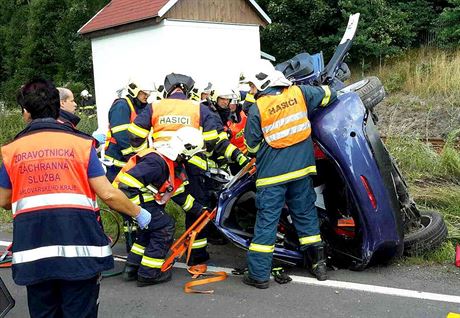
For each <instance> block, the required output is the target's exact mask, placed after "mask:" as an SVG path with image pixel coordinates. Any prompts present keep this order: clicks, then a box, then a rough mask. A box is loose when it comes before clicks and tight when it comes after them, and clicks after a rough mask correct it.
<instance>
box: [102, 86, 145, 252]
mask: <svg viewBox="0 0 460 318" xmlns="http://www.w3.org/2000/svg"><path fill="white" fill-rule="evenodd" d="M152 87H153V84H152ZM125 91H126V93H127V94H126V96H125V97H123V98H119V99H116V100H115V101H114V102H113V104H112V106H111V107H110V110H109V131H108V132H107V136H106V143H105V154H104V163H105V166H106V170H107V173H106V176H107V179H109V181H110V182H113V180H114V179H115V177H116V176H117V174H118V173H119V172H120V170H121V168H122V167H123V166H124V165H125V164H126V162H127V161H128V159H129V158H130V157H131V156H132V155H133V154H134V153H135V150H136V151H139V150H140V149H142V148H146V145H147V144H146V143H143V144H142V145H140V147H139V148H138V149H133V148H132V147H131V145H130V143H129V137H128V126H129V124H130V123H132V122H133V121H134V119H135V118H136V116H137V114H139V113H140V112H141V111H142V110H143V109H144V108H145V106H147V98H148V97H149V95H150V93H151V88H150V87H149V85H148V84H147V83H144V82H141V81H139V79H136V80H130V81H129V83H128V85H127V86H126V88H125ZM123 219H124V224H123V231H124V235H125V243H126V251H127V252H128V251H129V250H130V248H131V245H132V243H133V240H134V238H135V237H136V226H135V225H134V224H133V222H132V220H131V219H129V218H126V217H124V216H123Z"/></svg>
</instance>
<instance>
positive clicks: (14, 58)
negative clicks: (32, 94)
mask: <svg viewBox="0 0 460 318" xmlns="http://www.w3.org/2000/svg"><path fill="white" fill-rule="evenodd" d="M108 2H109V0H84V1H81V0H63V1H54V0H30V1H0V12H2V16H1V17H0V101H4V102H6V103H7V105H14V102H15V96H16V92H17V90H18V88H19V87H20V85H22V84H24V82H25V81H27V80H29V79H31V78H32V77H37V76H41V77H46V78H48V79H52V80H54V81H55V83H56V84H57V85H59V86H69V85H70V84H71V83H74V82H80V83H84V88H86V89H89V90H92V88H93V86H94V84H93V76H92V56H91V45H90V40H89V39H84V38H82V37H81V36H79V35H78V34H77V31H78V29H79V28H80V27H81V26H83V25H84V24H85V23H86V22H87V21H88V20H89V19H90V18H91V17H92V16H93V15H94V14H95V13H96V12H97V11H99V10H100V9H101V8H102V7H103V6H104V5H105V4H107V3H108Z"/></svg>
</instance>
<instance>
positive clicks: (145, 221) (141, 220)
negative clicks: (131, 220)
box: [135, 208, 152, 230]
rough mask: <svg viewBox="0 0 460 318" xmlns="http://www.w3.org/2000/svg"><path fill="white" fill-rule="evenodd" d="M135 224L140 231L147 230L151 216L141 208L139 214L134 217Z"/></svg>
mask: <svg viewBox="0 0 460 318" xmlns="http://www.w3.org/2000/svg"><path fill="white" fill-rule="evenodd" d="M135 219H136V221H137V224H138V225H139V227H140V228H141V229H142V230H145V229H147V228H148V226H149V223H150V220H151V219H152V215H151V214H150V212H149V211H147V210H146V209H144V208H141V212H139V214H138V215H137V216H136V217H135Z"/></svg>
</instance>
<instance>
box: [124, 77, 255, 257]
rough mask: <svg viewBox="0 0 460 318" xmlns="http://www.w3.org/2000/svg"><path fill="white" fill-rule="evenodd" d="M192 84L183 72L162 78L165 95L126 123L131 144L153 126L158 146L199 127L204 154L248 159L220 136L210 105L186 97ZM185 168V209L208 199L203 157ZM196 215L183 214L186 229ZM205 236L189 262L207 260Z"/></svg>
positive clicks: (142, 138)
mask: <svg viewBox="0 0 460 318" xmlns="http://www.w3.org/2000/svg"><path fill="white" fill-rule="evenodd" d="M194 84H195V82H194V81H193V79H192V78H191V77H189V76H186V75H182V74H175V73H171V74H169V75H167V76H166V77H165V81H164V89H165V97H166V98H165V99H163V100H161V101H158V102H153V103H152V104H151V105H149V107H147V108H146V109H145V110H144V111H143V112H142V113H141V114H139V116H137V118H136V119H135V120H134V121H133V123H132V124H131V125H130V126H129V129H128V131H129V132H130V133H131V136H130V137H131V145H132V147H134V148H138V147H139V146H140V145H142V144H143V143H145V140H146V138H147V136H148V134H149V132H150V130H151V129H153V135H152V137H153V147H154V148H157V147H158V146H159V145H161V144H163V143H165V142H167V141H168V140H169V139H170V138H171V135H172V134H173V133H174V132H175V131H177V130H178V129H179V128H182V127H185V126H190V127H193V128H196V129H200V130H202V132H203V139H204V142H205V148H206V153H212V152H213V151H214V152H217V153H220V154H222V156H224V157H225V158H226V159H227V160H228V161H230V162H239V163H241V164H244V163H245V162H246V161H247V158H246V157H244V155H243V154H242V153H241V152H240V151H239V150H238V149H237V148H236V147H235V146H233V145H231V144H230V143H229V142H228V139H223V138H221V137H222V136H220V135H219V133H221V132H223V127H222V125H221V124H220V122H219V120H216V117H215V116H214V115H213V114H212V113H211V112H210V110H209V108H207V107H206V106H204V105H203V104H200V103H198V102H196V101H192V100H189V99H188V95H189V93H190V91H191V90H192V89H193V86H194ZM185 168H186V172H187V176H188V178H189V187H190V193H191V197H190V200H189V201H187V202H186V203H185V205H183V206H182V208H183V209H184V210H185V211H186V212H187V211H188V210H189V209H190V206H191V205H190V203H192V202H193V201H192V199H193V200H198V202H200V203H201V204H202V205H204V206H208V205H207V202H208V201H209V198H208V197H207V193H206V191H205V189H204V182H205V177H204V174H205V173H206V171H207V170H208V164H207V160H206V156H205V155H203V154H197V155H195V156H193V157H191V158H190V159H189V160H188V161H187V163H186V165H185ZM208 207H209V206H208ZM196 218H197V217H196V215H194V214H192V213H186V217H185V223H186V224H185V225H186V228H188V227H189V226H190V225H192V224H193V223H194V221H195V220H196ZM206 236H207V235H206V231H202V232H201V233H200V234H199V235H198V237H197V240H195V243H194V245H193V247H192V253H191V257H190V259H189V265H197V264H201V263H204V262H206V261H207V260H208V259H209V254H208V253H207V251H206V247H207V238H206Z"/></svg>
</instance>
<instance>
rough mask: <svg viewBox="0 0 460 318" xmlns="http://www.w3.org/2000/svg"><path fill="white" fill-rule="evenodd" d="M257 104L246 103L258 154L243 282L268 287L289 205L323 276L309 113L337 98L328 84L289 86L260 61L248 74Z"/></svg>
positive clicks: (248, 132)
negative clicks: (253, 219) (283, 216)
mask: <svg viewBox="0 0 460 318" xmlns="http://www.w3.org/2000/svg"><path fill="white" fill-rule="evenodd" d="M245 75H246V77H245V78H244V79H243V80H242V82H243V83H248V84H249V85H250V88H251V91H250V93H251V94H253V95H254V97H255V101H256V102H255V104H254V105H252V106H251V107H250V108H249V111H248V119H247V123H246V127H245V138H246V146H247V148H248V151H249V153H252V154H254V155H255V156H256V158H257V161H256V162H257V181H256V188H257V191H256V205H257V209H258V211H257V219H256V225H255V231H254V237H253V239H252V242H251V244H250V246H249V251H248V268H249V272H248V274H247V275H246V276H245V277H244V279H243V282H244V283H245V284H248V285H251V286H254V287H257V288H268V286H269V278H270V269H271V264H272V257H273V251H274V249H275V245H274V244H275V238H276V231H277V225H278V221H279V218H280V214H281V210H282V208H283V207H284V205H285V204H287V206H288V208H289V211H290V214H291V217H292V220H293V222H294V225H295V228H296V230H297V233H298V236H299V241H300V249H301V250H302V251H303V252H304V253H305V258H306V261H307V263H308V264H309V266H310V271H311V273H312V274H313V275H314V276H315V277H316V278H317V279H318V280H326V279H327V273H326V262H325V255H324V246H323V243H322V240H321V235H320V230H319V224H318V215H317V211H316V207H315V200H316V194H315V191H314V188H313V183H312V179H311V177H310V175H311V174H315V173H316V166H315V158H314V153H313V142H312V139H311V127H310V121H309V113H311V112H312V111H314V110H316V109H318V108H321V107H325V106H327V105H328V104H329V103H331V102H333V101H334V100H335V98H336V93H335V91H334V90H332V89H331V88H329V87H328V86H321V87H316V86H304V85H300V86H297V85H292V83H291V82H290V81H288V80H287V79H286V78H285V77H284V75H283V74H282V73H281V72H278V71H275V69H274V67H273V65H271V64H270V62H268V61H264V60H261V61H260V62H259V63H258V64H257V66H256V67H255V69H254V71H252V72H249V73H246V74H245Z"/></svg>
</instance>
